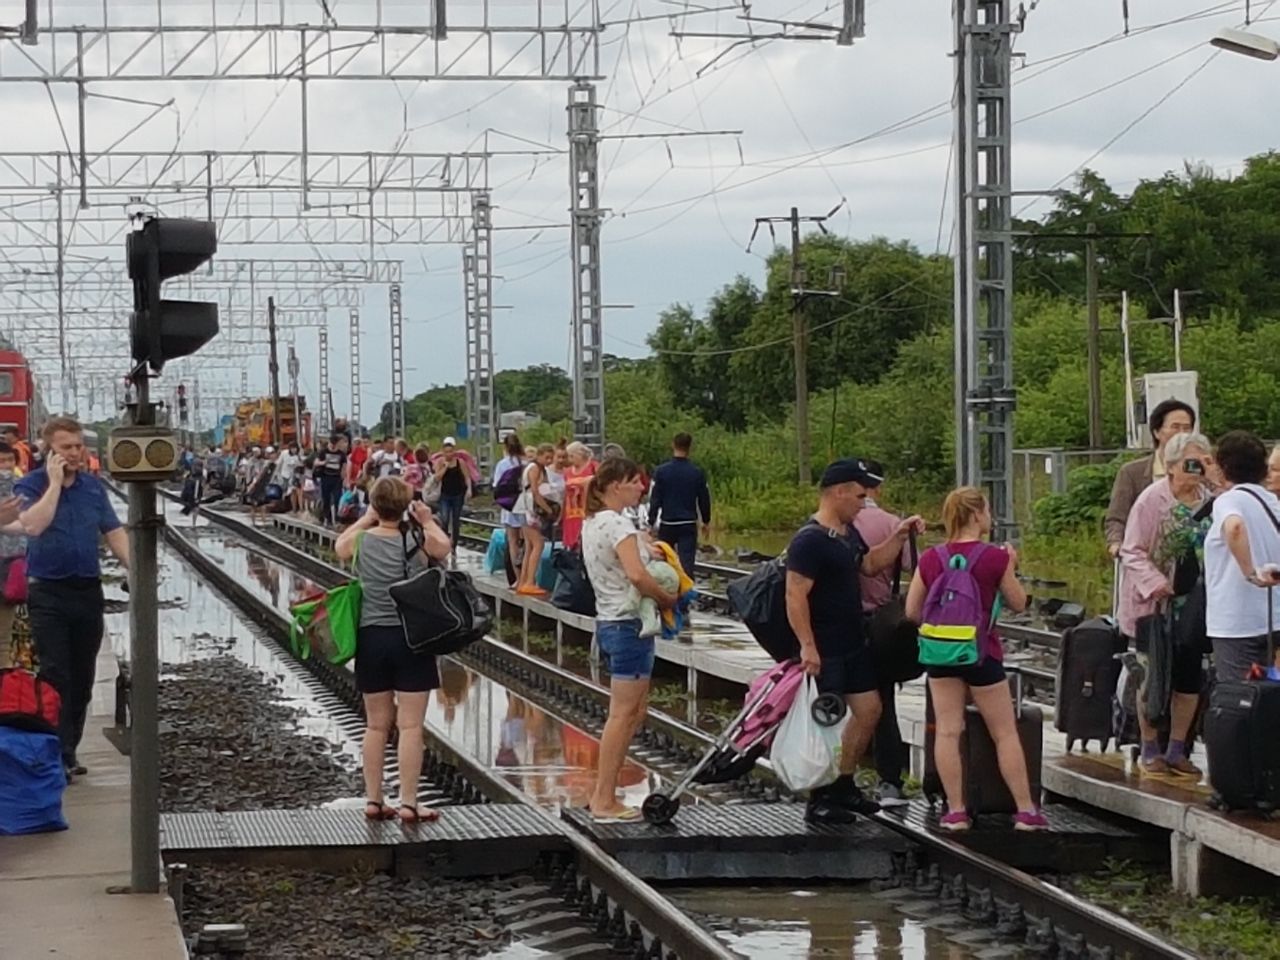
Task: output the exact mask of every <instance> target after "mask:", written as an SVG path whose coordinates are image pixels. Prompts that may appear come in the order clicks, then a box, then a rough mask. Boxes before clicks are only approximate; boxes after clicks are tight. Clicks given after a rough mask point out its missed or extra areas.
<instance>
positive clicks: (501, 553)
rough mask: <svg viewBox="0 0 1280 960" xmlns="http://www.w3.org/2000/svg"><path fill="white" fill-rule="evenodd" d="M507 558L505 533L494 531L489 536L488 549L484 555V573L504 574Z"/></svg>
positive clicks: (503, 531) (504, 531)
mask: <svg viewBox="0 0 1280 960" xmlns="http://www.w3.org/2000/svg"><path fill="white" fill-rule="evenodd" d="M506 556H507V531H506V530H495V531H493V533H492V534H491V535H490V536H489V549H488V550H486V551H485V554H484V572H485V573H488V574H496V573H502V572H505V571H506V569H507V567H506Z"/></svg>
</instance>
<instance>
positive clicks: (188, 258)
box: [125, 217, 218, 373]
mask: <svg viewBox="0 0 1280 960" xmlns="http://www.w3.org/2000/svg"><path fill="white" fill-rule="evenodd" d="M217 250H218V234H217V229H216V227H215V225H214V224H213V223H210V222H208V221H205V220H185V219H165V218H160V217H153V218H152V219H150V220H147V221H146V222H145V223H144V224H143V225H142V228H141V229H140V230H135V231H134V232H133V233H131V234H129V236H128V239H127V241H126V244H125V258H126V260H127V263H128V268H129V279H131V280H132V281H133V315H132V316H131V317H130V321H129V339H130V348H131V351H132V353H133V359H134V360H136V361H138V363H148V364H150V365H151V369H152V370H153V371H155V372H156V373H159V372H160V370H161V368H163V367H164V364H165V361H167V360H174V359H176V358H178V357H186V356H190V355H191V354H193V353H195V352H196V351H197V350H199V349H200V348H201V347H203V346H204V345H205V344H206V343H208V342H209V341H210V340H212V339H213V338H214V337H216V336H217V335H218V305H217V304H216V303H207V302H205V301H196V300H164V299H161V296H160V284H161V283H163V282H164V281H165V280H168V279H170V278H172V277H180V276H182V275H184V274H188V273H191V272H192V271H193V270H196V269H198V268H199V267H200V266H202V265H203V264H205V263H207V262H208V261H209V258H210V257H212V256H213V255H214V253H216V252H217Z"/></svg>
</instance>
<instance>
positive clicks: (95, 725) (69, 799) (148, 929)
mask: <svg viewBox="0 0 1280 960" xmlns="http://www.w3.org/2000/svg"><path fill="white" fill-rule="evenodd" d="M115 676H116V666H115V658H114V657H113V656H112V654H111V652H110V650H109V649H106V647H105V645H104V651H103V653H102V654H101V655H100V656H99V657H98V678H97V684H96V685H95V687H94V698H93V704H92V706H91V708H90V714H89V719H88V722H87V723H86V724H85V736H84V742H83V743H82V744H81V745H80V753H79V755H80V761H81V763H83V764H84V765H85V766H86V767H88V768H89V773H88V775H87V776H84V777H80V778H78V779H77V780H76V781H75V783H73V784H72V785H71V786H69V787H68V788H67V791H66V794H65V796H64V798H63V812H64V814H65V815H66V818H67V822H68V823H69V824H70V826H71V829H69V830H65V831H63V832H61V833H41V834H33V835H30V836H24V837H0V889H2V890H3V891H4V892H3V894H0V930H3V940H4V947H3V948H2V949H0V955H3V956H4V957H5V960H9V958H13V960H34V958H36V957H65V958H69V960H82V958H83V960H89V958H92V960H179V958H185V957H186V956H187V950H186V946H185V945H184V943H183V940H182V933H181V930H180V928H179V926H178V918H177V914H176V913H175V911H174V906H173V901H172V900H170V899H169V897H168V896H167V895H165V894H159V895H132V894H109V893H107V888H108V887H124V886H127V885H128V883H129V758H128V757H124V756H121V755H120V754H119V753H118V752H117V751H116V749H115V748H114V747H112V746H111V744H109V743H108V742H107V740H106V738H104V737H103V735H102V728H103V727H104V726H107V725H109V724H110V723H111V722H112V713H113V711H114V707H115Z"/></svg>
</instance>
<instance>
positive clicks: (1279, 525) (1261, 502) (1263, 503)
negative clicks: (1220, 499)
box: [1240, 487, 1280, 533]
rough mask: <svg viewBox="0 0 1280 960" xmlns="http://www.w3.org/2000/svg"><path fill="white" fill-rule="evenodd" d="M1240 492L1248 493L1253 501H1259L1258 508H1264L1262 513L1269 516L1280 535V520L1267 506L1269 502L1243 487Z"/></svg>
mask: <svg viewBox="0 0 1280 960" xmlns="http://www.w3.org/2000/svg"><path fill="white" fill-rule="evenodd" d="M1240 492H1241V493H1247V494H1248V495H1249V496H1251V497H1253V499H1255V500H1257V501H1258V506H1260V507H1262V512H1263V513H1265V514H1266V515H1267V519H1268V520H1270V521H1271V525H1272V526H1273V527H1275V528H1276V533H1280V520H1277V519H1276V515H1275V514H1274V513H1272V512H1271V508H1270V507H1269V506H1267V501H1265V500H1263V499H1262V498H1261V497H1260V496H1258V495H1257V494H1256V493H1254V492H1253V491H1252V490H1250V489H1249V488H1248V487H1241V488H1240Z"/></svg>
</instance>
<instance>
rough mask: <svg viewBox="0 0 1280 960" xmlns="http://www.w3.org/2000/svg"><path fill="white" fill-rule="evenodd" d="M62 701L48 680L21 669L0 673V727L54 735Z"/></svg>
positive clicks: (11, 668)
mask: <svg viewBox="0 0 1280 960" xmlns="http://www.w3.org/2000/svg"><path fill="white" fill-rule="evenodd" d="M61 712H62V697H61V696H60V695H59V694H58V691H57V689H55V688H54V686H53V684H51V683H50V682H49V681H48V680H45V679H44V678H43V677H40V676H37V675H36V674H34V673H32V672H31V671H30V670H26V669H24V668H22V667H6V668H5V669H3V670H0V725H3V726H6V727H14V728H16V729H18V730H29V731H31V732H33V733H57V732H58V715H59V714H60V713H61Z"/></svg>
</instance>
